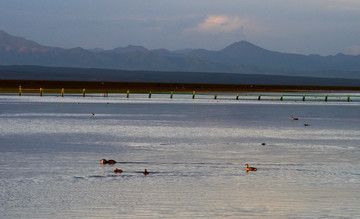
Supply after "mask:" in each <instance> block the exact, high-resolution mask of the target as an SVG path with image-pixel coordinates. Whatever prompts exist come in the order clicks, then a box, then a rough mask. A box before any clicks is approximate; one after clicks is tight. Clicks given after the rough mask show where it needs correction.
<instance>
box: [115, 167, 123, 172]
mask: <svg viewBox="0 0 360 219" xmlns="http://www.w3.org/2000/svg"><path fill="white" fill-rule="evenodd" d="M122 172H123V171H122V169H118V168H115V170H114V173H122Z"/></svg>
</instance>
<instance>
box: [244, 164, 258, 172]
mask: <svg viewBox="0 0 360 219" xmlns="http://www.w3.org/2000/svg"><path fill="white" fill-rule="evenodd" d="M245 166H246V172H248V171H256V170H257V168H255V167H249V164H245Z"/></svg>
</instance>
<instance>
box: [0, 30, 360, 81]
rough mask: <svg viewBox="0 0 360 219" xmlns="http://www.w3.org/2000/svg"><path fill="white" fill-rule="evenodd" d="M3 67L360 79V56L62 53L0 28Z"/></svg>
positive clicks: (242, 47)
mask: <svg viewBox="0 0 360 219" xmlns="http://www.w3.org/2000/svg"><path fill="white" fill-rule="evenodd" d="M0 65H38V66H52V67H77V68H105V69H121V70H136V71H163V72H207V73H236V74H257V75H259V74H261V75H283V76H301V77H303V76H307V77H322V78H356V79H360V55H358V56H351V55H344V54H341V53H339V54H337V55H335V56H320V55H299V54H289V53H280V52H274V51H269V50H266V49H263V48H260V47H258V46H256V45H254V44H251V43H249V42H247V41H240V42H236V43H233V44H231V45H229V46H228V47H226V48H224V49H222V50H219V51H209V50H205V49H185V50H179V51H169V50H166V49H156V50H148V49H146V48H144V47H142V46H131V45H130V46H127V47H118V48H115V49H112V50H104V49H99V48H98V49H92V50H86V49H83V48H80V47H78V48H72V49H63V48H57V47H48V46H43V45H40V44H38V43H36V42H34V41H30V40H27V39H24V38H22V37H16V36H11V35H9V34H7V33H6V32H4V31H1V30H0Z"/></svg>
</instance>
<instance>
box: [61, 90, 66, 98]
mask: <svg viewBox="0 0 360 219" xmlns="http://www.w3.org/2000/svg"><path fill="white" fill-rule="evenodd" d="M64 95H65V92H64V88H61V96H62V97H64Z"/></svg>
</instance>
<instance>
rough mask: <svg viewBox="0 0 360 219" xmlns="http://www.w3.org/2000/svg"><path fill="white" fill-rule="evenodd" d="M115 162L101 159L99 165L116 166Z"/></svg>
mask: <svg viewBox="0 0 360 219" xmlns="http://www.w3.org/2000/svg"><path fill="white" fill-rule="evenodd" d="M116 163H117V162H116V161H115V160H105V159H102V160H101V164H102V165H105V164H111V165H112V164H116Z"/></svg>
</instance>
